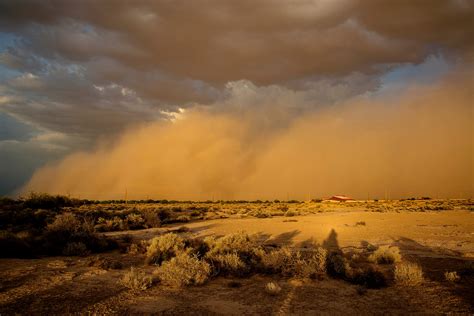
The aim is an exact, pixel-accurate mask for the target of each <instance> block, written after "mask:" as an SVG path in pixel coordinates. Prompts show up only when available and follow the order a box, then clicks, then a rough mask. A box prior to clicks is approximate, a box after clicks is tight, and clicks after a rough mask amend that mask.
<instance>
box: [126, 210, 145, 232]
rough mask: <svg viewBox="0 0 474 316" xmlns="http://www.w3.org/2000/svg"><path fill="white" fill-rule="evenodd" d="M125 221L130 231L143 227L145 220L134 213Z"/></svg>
mask: <svg viewBox="0 0 474 316" xmlns="http://www.w3.org/2000/svg"><path fill="white" fill-rule="evenodd" d="M126 221H127V224H128V227H129V228H130V229H141V228H143V227H144V225H145V220H144V219H143V217H142V216H141V215H140V214H136V213H131V214H128V215H127V218H126Z"/></svg>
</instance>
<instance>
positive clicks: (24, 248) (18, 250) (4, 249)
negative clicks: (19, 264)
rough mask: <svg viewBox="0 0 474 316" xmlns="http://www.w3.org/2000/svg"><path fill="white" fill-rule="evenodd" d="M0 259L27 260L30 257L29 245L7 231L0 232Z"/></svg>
mask: <svg viewBox="0 0 474 316" xmlns="http://www.w3.org/2000/svg"><path fill="white" fill-rule="evenodd" d="M0 249H1V251H0V258H28V257H31V256H32V249H31V247H30V244H29V243H28V242H26V241H25V240H23V239H22V238H19V237H18V236H16V235H15V234H12V233H10V232H8V231H3V230H2V231H0Z"/></svg>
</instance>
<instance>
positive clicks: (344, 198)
mask: <svg viewBox="0 0 474 316" xmlns="http://www.w3.org/2000/svg"><path fill="white" fill-rule="evenodd" d="M327 200H328V201H338V202H347V201H354V199H353V198H350V197H348V196H345V195H333V196H331V197H330V198H328V199H327Z"/></svg>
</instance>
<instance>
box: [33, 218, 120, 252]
mask: <svg viewBox="0 0 474 316" xmlns="http://www.w3.org/2000/svg"><path fill="white" fill-rule="evenodd" d="M68 243H82V244H84V245H85V246H86V248H87V249H88V250H89V251H92V252H100V251H104V250H107V249H109V248H111V247H112V246H113V244H112V243H111V242H110V241H108V240H107V239H106V238H105V237H99V236H98V235H97V234H95V232H94V227H93V226H92V224H91V223H90V222H88V221H83V222H81V221H79V220H78V219H77V218H76V217H75V215H74V214H72V213H63V214H60V215H57V216H56V218H55V220H54V221H53V222H52V223H51V224H49V225H48V226H47V227H46V230H45V231H44V233H43V236H42V249H41V251H42V252H44V253H46V254H52V255H57V254H61V253H63V251H64V250H65V248H66V245H67V244H68ZM76 246H77V245H76Z"/></svg>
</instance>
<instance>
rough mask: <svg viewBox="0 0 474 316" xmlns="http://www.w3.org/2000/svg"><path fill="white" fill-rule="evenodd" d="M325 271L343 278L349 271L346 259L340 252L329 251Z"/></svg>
mask: <svg viewBox="0 0 474 316" xmlns="http://www.w3.org/2000/svg"><path fill="white" fill-rule="evenodd" d="M326 270H327V273H328V274H329V275H330V276H332V277H335V278H345V277H346V275H347V274H348V272H349V271H350V266H349V263H348V262H347V259H346V258H344V256H343V255H342V254H341V253H340V252H336V251H333V252H330V253H329V254H328V256H327V260H326Z"/></svg>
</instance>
